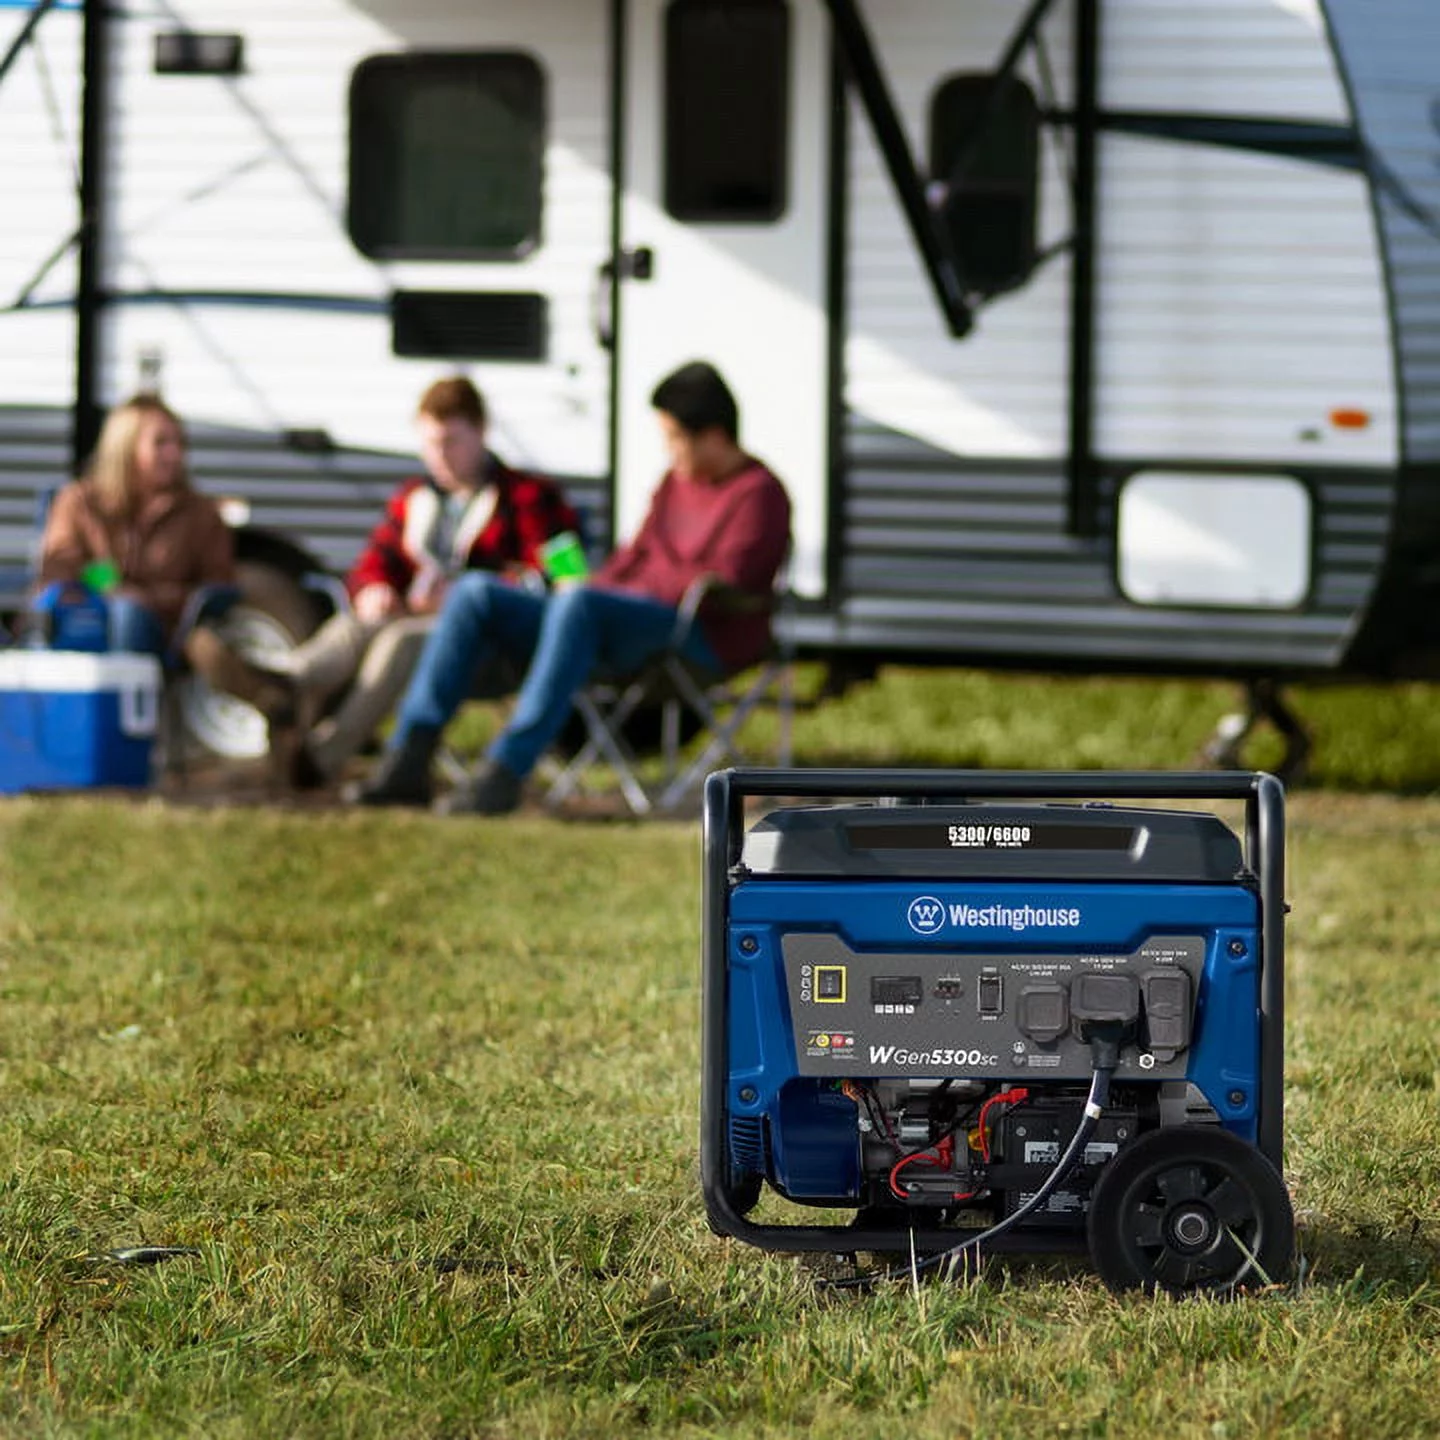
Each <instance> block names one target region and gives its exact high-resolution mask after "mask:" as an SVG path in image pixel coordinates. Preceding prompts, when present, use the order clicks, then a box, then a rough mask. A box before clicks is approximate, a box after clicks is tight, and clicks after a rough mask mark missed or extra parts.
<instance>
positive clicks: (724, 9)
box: [665, 0, 790, 224]
mask: <svg viewBox="0 0 1440 1440" xmlns="http://www.w3.org/2000/svg"><path fill="white" fill-rule="evenodd" d="M789 73H790V12H789V9H788V7H787V6H786V4H785V3H784V0H673V3H672V4H671V5H670V8H669V10H668V11H667V12H666V15H665V208H666V209H667V210H668V211H669V212H670V214H672V215H673V216H675V218H676V219H678V220H690V221H703V222H708V223H710V224H754V223H756V222H765V221H771V220H777V219H779V218H780V216H781V215H783V214H784V212H785V206H786V201H787V195H786V171H787V168H788V166H787V163H786V162H787V156H788V149H787V133H786V132H787V125H786V120H787V114H788V110H789Z"/></svg>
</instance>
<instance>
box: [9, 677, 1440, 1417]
mask: <svg viewBox="0 0 1440 1440" xmlns="http://www.w3.org/2000/svg"><path fill="white" fill-rule="evenodd" d="M1037 687H1038V688H1037ZM1230 698H1231V693H1230V692H1229V691H1228V690H1227V689H1226V688H1225V687H1223V686H1220V687H1205V686H1188V687H1187V686H1180V687H1175V686H1169V685H1146V684H1144V683H1142V682H1139V681H1136V682H1129V681H1110V682H1098V681H1097V682H1050V681H1043V680H1038V679H1036V680H1031V679H1025V678H1023V677H1022V678H1018V679H1012V680H1009V681H1005V680H992V679H987V678H985V677H976V676H964V675H942V674H939V673H936V674H925V673H924V672H896V673H895V674H894V675H889V674H887V675H886V676H885V677H884V678H883V679H882V681H881V682H880V683H879V684H877V685H873V686H865V687H861V688H860V689H859V690H857V691H855V692H853V693H852V694H851V695H848V696H847V697H845V699H844V700H843V701H841V702H840V703H839V704H838V705H836V706H833V707H828V708H827V710H826V711H824V712H820V711H817V712H815V713H814V714H812V715H807V716H805V717H803V720H802V725H801V728H800V731H799V734H798V735H797V742H798V744H799V750H800V756H801V758H802V759H803V760H805V761H807V762H809V763H841V762H851V761H870V762H877V763H878V762H881V761H884V762H887V763H892V762H900V763H912V764H922V763H923V764H962V765H963V764H975V763H981V764H987V765H1015V766H1025V765H1029V766H1036V767H1040V766H1044V767H1050V766H1056V767H1060V768H1066V767H1070V766H1077V765H1085V766H1101V765H1104V766H1111V767H1119V766H1127V765H1135V766H1137V767H1153V766H1178V765H1181V764H1183V763H1184V762H1185V760H1186V758H1187V756H1188V754H1189V753H1191V751H1192V750H1193V748H1194V747H1195V746H1196V745H1197V744H1198V742H1199V741H1200V740H1201V739H1203V737H1204V735H1205V733H1206V731H1207V730H1208V727H1209V725H1210V724H1211V723H1212V722H1213V720H1214V718H1215V714H1216V713H1218V711H1219V710H1220V709H1222V708H1224V706H1225V705H1226V704H1227V703H1229V701H1230ZM1433 698H1434V692H1433V691H1426V690H1424V689H1422V688H1416V689H1414V690H1407V691H1387V692H1368V693H1367V692H1359V691H1354V692H1342V691H1327V692H1315V693H1314V694H1313V695H1310V696H1306V697H1304V698H1303V699H1302V702H1301V705H1302V709H1304V708H1307V707H1308V710H1309V713H1310V715H1311V718H1312V719H1313V720H1314V721H1315V723H1316V726H1317V730H1318V731H1320V732H1321V733H1320V740H1321V744H1320V746H1319V749H1318V750H1317V756H1316V766H1315V773H1316V774H1317V776H1318V777H1319V779H1320V781H1321V782H1322V783H1321V784H1320V785H1319V786H1318V787H1316V788H1312V789H1308V790H1305V791H1302V792H1300V793H1298V794H1297V795H1296V796H1295V797H1293V799H1292V802H1291V806H1290V832H1291V845H1290V884H1289V892H1290V899H1291V901H1292V903H1293V905H1294V914H1293V916H1292V918H1291V924H1290V950H1289V971H1288V980H1289V984H1288V1004H1289V1015H1288V1027H1287V1062H1288V1063H1287V1070H1288V1076H1287V1091H1286V1103H1287V1107H1288V1109H1287V1153H1286V1171H1287V1179H1288V1180H1289V1182H1290V1185H1291V1189H1292V1194H1293V1195H1294V1199H1295V1204H1296V1209H1297V1213H1298V1216H1299V1221H1300V1240H1301V1246H1302V1250H1303V1255H1304V1266H1303V1275H1302V1278H1301V1279H1300V1280H1299V1281H1297V1282H1296V1283H1295V1284H1292V1285H1290V1286H1288V1287H1286V1288H1284V1289H1282V1290H1277V1291H1274V1292H1271V1293H1266V1294H1263V1295H1260V1296H1257V1297H1253V1298H1250V1299H1245V1300H1241V1301H1238V1302H1229V1303H1227V1302H1222V1301H1216V1300H1210V1299H1190V1300H1186V1301H1179V1302H1177V1301H1171V1300H1166V1299H1159V1300H1151V1299H1146V1298H1143V1297H1139V1296H1127V1297H1116V1296H1113V1295H1111V1294H1110V1293H1108V1292H1107V1291H1106V1290H1105V1289H1104V1288H1103V1287H1102V1286H1101V1285H1100V1284H1099V1282H1098V1281H1097V1280H1095V1279H1094V1277H1093V1276H1092V1275H1091V1274H1090V1273H1089V1272H1088V1270H1087V1268H1086V1267H1085V1266H1084V1265H1082V1264H1078V1263H1077V1264H1068V1263H1059V1262H1051V1263H1048V1264H1039V1263H1031V1264H1027V1263H1023V1262H1019V1261H1013V1262H1008V1263H998V1262H991V1263H988V1264H987V1265H986V1266H985V1267H984V1269H983V1270H982V1272H981V1273H980V1275H979V1276H978V1277H977V1278H973V1279H971V1280H969V1281H967V1282H965V1283H961V1284H955V1285H944V1284H932V1285H925V1286H922V1287H921V1288H920V1289H919V1290H918V1291H912V1290H910V1289H909V1288H907V1287H905V1286H903V1285H899V1284H896V1285H889V1286H885V1287H882V1288H880V1289H879V1290H877V1291H875V1292H874V1293H868V1294H864V1293H860V1294H855V1293H843V1292H834V1291H826V1290H823V1289H819V1288H817V1286H816V1284H815V1280H814V1276H813V1275H812V1273H811V1272H810V1271H809V1270H808V1269H807V1268H806V1267H805V1266H803V1265H801V1264H799V1263H797V1262H796V1261H795V1260H794V1259H791V1258H785V1257H769V1256H765V1255H763V1254H761V1253H760V1252H758V1251H754V1250H751V1249H749V1248H747V1247H742V1246H738V1245H735V1244H732V1243H728V1242H722V1241H720V1240H718V1239H716V1238H715V1237H714V1236H712V1235H711V1234H710V1232H709V1231H708V1229H707V1227H706V1224H705V1220H704V1216H703V1212H702V1207H701V1203H700V1198H699V1194H698V1185H697V1182H696V1174H695V1172H696V1130H697V1121H696V1097H697V1091H698V1074H697V1072H698V1036H697V1012H698V983H697V982H698V964H697V957H698V937H699V836H698V830H697V827H696V826H695V825H694V823H693V822H668V823H652V824H645V825H636V824H629V823H573V822H571V823H567V822H564V821H559V820H553V819H549V818H546V817H542V816H537V815H531V814H525V815H522V816H520V817H516V818H512V819H510V820H504V821H481V820H448V821H447V820H441V819H433V818H431V817H429V816H423V815H411V814H385V815H379V816H377V815H355V814H352V813H345V812H341V811H313V812H301V811H286V810H279V809H264V808H218V809H203V808H198V807H186V806H172V805H165V804H162V803H159V802H146V801H130V800H124V799H119V800H117V799H106V798H63V799H61V798H52V799H39V798H20V799H12V800H9V801H5V802H3V803H0V1083H3V1095H4V1098H5V1105H4V1110H3V1114H0V1187H3V1197H4V1199H3V1219H4V1223H3V1228H0V1434H3V1435H15V1436H26V1437H30V1436H46V1435H85V1436H92V1435H96V1436H98V1435H105V1436H109V1435H121V1436H129V1435H133V1436H149V1435H194V1436H206V1437H237V1440H238V1437H242V1436H243V1437H254V1436H266V1437H268V1436H287V1437H288V1436H326V1437H329V1436H344V1437H351V1436H353V1437H377V1440H378V1437H386V1440H403V1437H422V1436H424V1437H430V1436H443V1437H461V1436H486V1437H516V1440H519V1437H526V1440H531V1437H548V1436H581V1435H584V1436H591V1435H606V1436H609V1435H617V1436H641V1435H657V1436H667V1437H668V1436H676V1435H681V1436H683V1435H686V1434H695V1435H700V1434H705V1435H718V1436H735V1437H740V1436H745V1437H756V1436H759V1437H765V1436H782V1435H785V1436H788V1435H799V1434H811V1433H815V1434H829V1435H835V1436H845V1437H847V1440H848V1437H855V1436H861V1437H869V1436H874V1437H877V1440H878V1437H885V1440H894V1437H905V1440H930V1437H935V1440H940V1437H946V1440H950V1437H956V1436H983V1437H1008V1436H1015V1437H1028V1436H1033V1435H1040V1434H1044V1435H1052V1434H1053V1435H1072V1436H1105V1437H1112V1436H1113V1437H1129V1436H1134V1437H1137V1440H1138V1437H1145V1440H1153V1437H1154V1436H1155V1435H1156V1433H1157V1432H1158V1433H1162V1434H1164V1435H1166V1436H1167V1437H1189V1436H1199V1437H1210V1440H1215V1437H1236V1440H1238V1437H1247V1440H1248V1437H1251V1436H1281V1435H1284V1436H1297V1437H1299V1436H1305V1437H1311V1436H1334V1437H1349V1436H1357V1437H1359V1436H1375V1437H1391V1436H1393V1437H1411V1436H1428V1435H1434V1434H1437V1433H1440V1385H1437V1383H1436V1380H1437V1372H1440V1366H1437V1354H1440V1042H1437V1036H1440V966H1437V963H1436V958H1435V957H1436V951H1437V947H1440V910H1437V908H1436V906H1435V904H1434V901H1433V897H1434V895H1435V894H1436V893H1437V892H1440V844H1437V841H1440V798H1433V797H1431V796H1430V795H1429V794H1428V791H1429V790H1430V789H1431V788H1434V787H1436V786H1440V743H1436V744H1432V743H1431V742H1432V741H1436V742H1440V735H1437V734H1436V733H1435V732H1436V730H1437V728H1440V727H1437V722H1436V718H1435V715H1434V714H1432V710H1433V711H1437V712H1440V707H1435V706H1433V705H1432V704H1429V703H1427V702H1430V701H1433ZM1347 707H1348V708H1347ZM887 736H888V737H889V739H888V747H889V748H886V746H887V740H886V737H887ZM1381 784H1383V785H1386V786H1388V787H1390V788H1391V789H1392V790H1395V791H1406V792H1412V793H1407V794H1394V793H1387V794H1375V793H1365V792H1366V791H1367V790H1369V789H1371V788H1372V787H1374V786H1377V785H1381ZM138 1245H174V1246H183V1247H189V1248H190V1249H191V1250H193V1251H194V1253H193V1254H187V1255H182V1256H179V1257H177V1258H174V1259H171V1260H169V1261H168V1262H165V1263H161V1264H156V1265H153V1266H140V1265H126V1264H120V1263H116V1262H115V1261H113V1260H110V1259H107V1258H106V1252H109V1251H112V1250H115V1249H117V1248H123V1247H133V1246H138Z"/></svg>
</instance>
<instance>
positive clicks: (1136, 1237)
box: [1086, 1125, 1295, 1295]
mask: <svg viewBox="0 0 1440 1440" xmlns="http://www.w3.org/2000/svg"><path fill="white" fill-rule="evenodd" d="M1086 1228H1087V1231H1088V1236H1089V1242H1090V1259H1091V1262H1092V1263H1093V1264H1094V1266H1095V1269H1096V1271H1097V1273H1098V1274H1099V1275H1100V1278H1101V1279H1102V1280H1104V1282H1105V1283H1106V1284H1107V1285H1108V1286H1109V1287H1110V1288H1111V1289H1112V1290H1133V1289H1137V1288H1138V1289H1141V1290H1147V1291H1151V1292H1154V1291H1157V1290H1159V1291H1164V1292H1165V1293H1166V1294H1169V1295H1187V1294H1191V1293H1193V1292H1195V1291H1200V1290H1207V1291H1229V1290H1236V1289H1240V1288H1244V1287H1248V1286H1256V1285H1264V1284H1268V1283H1271V1282H1275V1281H1279V1280H1283V1279H1285V1278H1286V1276H1287V1275H1288V1274H1289V1271H1290V1265H1291V1261H1292V1259H1293V1255H1294V1248H1295V1216H1294V1212H1293V1211H1292V1209H1291V1207H1290V1196H1289V1193H1288V1192H1287V1191H1286V1189H1285V1182H1284V1180H1282V1179H1281V1177H1280V1174H1279V1172H1278V1171H1277V1170H1276V1169H1275V1167H1274V1166H1273V1165H1272V1164H1271V1163H1270V1162H1269V1161H1268V1160H1267V1159H1266V1158H1265V1156H1264V1155H1262V1154H1261V1153H1260V1152H1259V1151H1258V1150H1256V1149H1255V1148H1254V1146H1252V1145H1247V1144H1246V1143H1245V1141H1243V1140H1241V1139H1239V1138H1238V1137H1237V1136H1234V1135H1232V1134H1230V1132H1229V1131H1228V1130H1221V1129H1219V1128H1218V1127H1215V1126H1208V1125H1207V1126H1173V1127H1170V1128H1166V1129H1161V1130H1154V1131H1151V1133H1150V1134H1148V1135H1146V1136H1144V1137H1143V1138H1142V1139H1140V1140H1137V1141H1136V1142H1135V1144H1134V1145H1132V1146H1130V1147H1129V1149H1127V1150H1122V1151H1121V1152H1120V1154H1119V1155H1117V1156H1116V1158H1115V1159H1114V1160H1112V1161H1111V1162H1110V1164H1108V1165H1107V1166H1106V1167H1105V1168H1104V1169H1103V1170H1102V1171H1101V1172H1100V1178H1099V1180H1098V1181H1097V1182H1096V1185H1095V1189H1094V1192H1093V1193H1092V1195H1091V1197H1090V1213H1089V1219H1088V1222H1087V1227H1086Z"/></svg>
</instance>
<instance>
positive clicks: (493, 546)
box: [284, 376, 580, 788]
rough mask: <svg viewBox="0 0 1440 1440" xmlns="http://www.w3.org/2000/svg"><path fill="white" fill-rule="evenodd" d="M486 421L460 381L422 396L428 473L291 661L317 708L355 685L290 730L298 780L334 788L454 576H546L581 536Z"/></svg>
mask: <svg viewBox="0 0 1440 1440" xmlns="http://www.w3.org/2000/svg"><path fill="white" fill-rule="evenodd" d="M486 419H487V417H486V411H485V402H484V400H483V398H482V397H481V395H480V392H479V391H478V390H477V389H476V388H475V387H474V385H472V384H471V383H470V381H469V380H467V379H465V378H464V377H463V376H454V377H452V378H450V379H446V380H437V381H436V382H435V383H434V384H433V385H431V386H430V388H429V389H428V390H426V391H425V393H424V394H423V395H422V396H421V397H420V405H419V408H418V411H417V413H416V420H415V423H416V427H417V429H418V431H419V437H420V457H421V459H422V460H423V461H424V464H425V469H426V472H427V473H426V474H425V475H421V476H414V477H412V478H411V479H408V480H406V481H404V482H403V483H402V484H401V485H400V487H399V488H398V489H397V490H396V491H395V493H394V494H393V495H391V497H390V499H389V501H388V502H387V503H386V506H385V513H384V514H383V515H382V516H381V519H380V522H379V524H378V525H376V527H375V529H374V530H373V531H372V532H371V535H370V539H369V541H368V543H367V544H366V546H365V548H364V549H363V550H362V551H361V552H360V555H359V558H358V559H357V560H356V561H355V564H354V566H353V567H352V568H351V570H350V573H349V575H348V576H347V577H346V582H345V583H346V589H347V590H348V591H349V593H350V601H351V608H350V609H349V610H347V611H344V612H342V613H340V614H337V615H335V616H333V617H332V618H331V619H330V620H328V621H327V622H326V623H325V624H324V625H323V626H321V628H320V629H319V630H318V631H317V632H316V633H315V635H314V636H313V637H312V638H311V639H310V640H308V641H306V643H305V644H303V645H301V646H299V647H298V648H297V649H296V650H294V651H293V652H292V653H291V654H290V656H289V657H288V659H287V661H286V662H285V666H284V673H285V674H287V675H288V676H289V677H290V679H291V681H292V682H293V684H294V686H295V689H296V692H297V696H298V697H299V698H300V699H301V700H302V701H303V702H304V704H303V705H302V709H304V710H308V711H309V713H312V714H313V713H316V712H317V711H318V710H319V709H321V708H323V706H324V704H325V703H326V701H327V700H328V699H329V698H330V697H332V696H333V695H335V694H336V693H337V692H338V691H339V690H340V689H341V688H342V687H343V686H345V685H347V684H349V685H350V689H349V692H348V694H347V695H346V696H345V698H344V700H343V701H342V702H341V704H340V705H339V707H338V708H337V709H336V710H335V712H334V713H333V714H332V715H330V716H328V717H327V718H325V719H323V720H321V721H320V722H319V723H318V724H316V725H314V726H313V727H310V728H309V729H308V730H306V731H303V732H297V733H294V734H292V735H290V736H288V737H286V740H287V743H288V744H289V745H290V747H291V755H290V761H289V769H290V772H291V779H292V782H293V783H294V784H295V785H296V786H297V787H299V788H308V787H312V786H318V785H324V784H328V783H329V782H330V781H331V780H332V779H334V778H335V777H336V776H337V775H338V774H339V773H340V771H341V770H342V769H343V768H344V766H345V763H346V761H348V760H349V759H350V758H351V757H352V756H353V755H355V754H356V753H357V752H358V751H359V750H360V749H361V748H362V747H363V746H364V745H365V743H366V742H367V741H368V740H369V739H370V737H371V736H372V735H373V734H374V733H375V728H376V726H378V725H379V723H380V722H381V720H383V719H384V718H385V716H386V715H388V714H389V713H390V711H391V709H393V708H394V705H395V702H396V701H397V700H398V699H399V697H400V695H401V694H402V693H403V691H404V689H405V686H406V684H407V683H408V681H409V679H410V672H411V671H412V670H413V669H414V668H415V662H416V660H417V659H418V658H419V655H420V651H421V648H422V647H423V645H424V643H425V637H426V636H427V635H428V634H429V633H430V629H431V627H432V625H433V624H434V618H435V612H436V611H437V610H438V609H439V608H440V604H441V602H442V601H443V600H444V598H445V592H446V589H447V587H448V586H449V583H450V581H451V580H452V579H453V578H454V577H455V576H456V575H458V574H460V573H461V572H462V571H464V570H493V571H499V572H502V573H514V574H517V575H519V574H523V573H525V572H526V571H531V572H534V573H535V574H537V575H538V574H539V573H540V564H539V560H538V558H537V556H536V553H535V551H536V548H537V547H538V546H540V545H543V544H544V543H545V541H546V540H549V539H550V538H552V537H553V536H555V535H558V534H560V533H562V532H564V531H567V530H571V531H577V532H578V530H579V528H580V522H579V519H578V517H577V516H576V514H575V512H574V510H572V509H571V508H570V506H569V504H568V503H567V502H566V500H565V497H564V495H563V494H562V493H561V491H560V488H559V486H557V485H556V484H555V483H554V482H553V481H550V480H545V479H542V478H541V477H540V476H538V475H528V474H525V473H524V472H522V471H518V470H511V469H510V468H509V467H508V466H506V465H504V464H502V463H501V462H500V461H499V460H498V459H496V457H495V456H494V455H493V454H491V453H490V451H489V450H488V449H487V447H486V444H485V432H486ZM351 682H353V683H351Z"/></svg>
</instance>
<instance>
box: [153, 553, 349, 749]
mask: <svg viewBox="0 0 1440 1440" xmlns="http://www.w3.org/2000/svg"><path fill="white" fill-rule="evenodd" d="M235 571H236V581H237V583H238V585H239V587H240V599H239V600H237V601H236V602H235V604H234V605H233V606H232V607H231V609H230V610H229V611H228V612H227V613H226V615H225V617H224V618H223V620H221V621H220V622H219V623H218V625H217V626H216V628H217V629H218V630H219V632H220V633H221V634H222V635H223V636H224V637H225V638H226V639H227V640H228V641H229V642H230V643H231V644H232V645H233V646H234V647H235V649H236V650H237V651H239V653H240V654H242V655H244V656H245V658H246V659H247V660H253V661H255V662H256V663H257V664H259V665H265V664H267V663H271V662H274V661H275V660H277V659H278V658H279V657H280V656H281V655H283V654H285V652H287V651H289V650H291V649H293V648H294V647H295V646H296V645H298V644H300V642H301V641H302V640H306V639H308V638H309V637H310V636H311V635H312V634H313V633H314V632H315V629H316V627H317V626H318V625H319V623H320V618H321V617H320V609H319V606H318V604H317V602H316V600H315V597H314V596H312V595H310V594H309V593H308V592H307V591H306V590H305V589H304V588H303V587H302V586H301V585H300V584H299V583H298V582H297V581H296V580H294V579H292V578H291V577H290V576H289V575H287V574H286V573H285V571H283V570H281V569H278V568H277V567H276V566H274V565H267V564H265V563H264V562H263V561H256V560H242V561H240V563H239V564H238V565H236V567H235ZM181 685H182V687H183V688H182V690H181V693H180V696H179V702H178V703H179V708H180V717H181V724H182V730H183V734H182V736H181V741H182V744H183V745H184V747H185V752H186V753H187V754H189V755H192V756H194V755H218V756H221V757H222V758H224V759H227V760H251V759H255V758H257V757H259V756H261V755H264V754H265V752H266V750H267V748H268V740H267V737H266V731H265V721H264V719H263V718H262V717H261V716H260V714H259V713H258V712H257V711H256V710H254V709H252V708H251V707H250V706H249V705H247V704H245V702H244V701H243V700H237V699H236V698H235V697H234V696H233V695H222V694H220V693H219V692H218V691H215V690H212V689H211V688H210V687H209V686H208V685H207V684H206V683H205V682H204V681H203V680H202V679H201V678H200V677H199V676H198V675H187V676H186V677H185V678H184V680H183V681H182V682H181Z"/></svg>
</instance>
